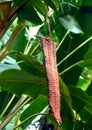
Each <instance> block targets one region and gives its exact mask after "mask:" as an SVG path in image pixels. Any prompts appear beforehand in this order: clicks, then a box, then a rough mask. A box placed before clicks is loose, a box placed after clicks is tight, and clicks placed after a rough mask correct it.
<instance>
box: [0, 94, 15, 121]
mask: <svg viewBox="0 0 92 130" xmlns="http://www.w3.org/2000/svg"><path fill="white" fill-rule="evenodd" d="M14 98H15V95H13V96H12V98H11V99H10V101H9V102H8V104H7V106H6V107H5V109H4V110H3V112H2V114H1V115H0V119H1V118H2V117H3V115H4V114H5V112H6V111H7V109H8V108H9V106H10V105H11V103H12V101H13V99H14Z"/></svg>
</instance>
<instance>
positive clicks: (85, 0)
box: [82, 0, 92, 7]
mask: <svg viewBox="0 0 92 130" xmlns="http://www.w3.org/2000/svg"><path fill="white" fill-rule="evenodd" d="M82 6H86V7H87V6H92V1H91V0H88V1H87V0H83V1H82Z"/></svg>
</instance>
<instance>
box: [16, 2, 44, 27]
mask: <svg viewBox="0 0 92 130" xmlns="http://www.w3.org/2000/svg"><path fill="white" fill-rule="evenodd" d="M18 17H19V19H20V20H21V21H25V23H27V24H30V25H39V24H42V20H41V19H40V17H39V16H38V14H37V12H36V11H35V9H34V8H33V7H32V5H31V4H29V3H28V4H26V6H24V7H23V8H21V10H20V12H19V13H18Z"/></svg>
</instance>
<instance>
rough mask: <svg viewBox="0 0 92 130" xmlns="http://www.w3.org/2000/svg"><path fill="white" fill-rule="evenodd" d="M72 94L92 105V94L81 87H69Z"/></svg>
mask: <svg viewBox="0 0 92 130" xmlns="http://www.w3.org/2000/svg"><path fill="white" fill-rule="evenodd" d="M69 90H70V93H71V95H73V96H74V97H76V98H77V99H79V100H80V101H83V102H84V103H85V104H87V105H90V106H92V96H88V95H87V93H86V92H84V91H83V90H82V89H80V88H76V87H69Z"/></svg>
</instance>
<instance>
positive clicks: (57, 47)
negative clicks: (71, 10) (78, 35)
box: [56, 29, 70, 51]
mask: <svg viewBox="0 0 92 130" xmlns="http://www.w3.org/2000/svg"><path fill="white" fill-rule="evenodd" d="M69 31H70V29H68V30H67V32H66V33H65V35H64V37H63V39H62V40H61V42H60V43H59V45H58V46H57V48H56V51H58V50H59V48H60V46H61V44H62V43H63V42H64V40H65V38H66V37H67V35H68V33H69Z"/></svg>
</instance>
